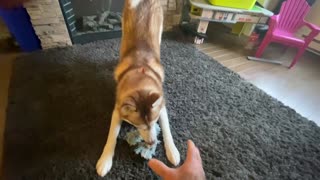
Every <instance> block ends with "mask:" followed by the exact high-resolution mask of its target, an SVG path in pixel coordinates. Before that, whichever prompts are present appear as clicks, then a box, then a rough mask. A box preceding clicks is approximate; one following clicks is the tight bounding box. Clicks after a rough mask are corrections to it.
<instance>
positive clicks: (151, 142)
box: [146, 141, 155, 146]
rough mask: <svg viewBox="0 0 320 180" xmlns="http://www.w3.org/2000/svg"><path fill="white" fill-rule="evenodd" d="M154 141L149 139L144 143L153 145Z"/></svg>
mask: <svg viewBox="0 0 320 180" xmlns="http://www.w3.org/2000/svg"><path fill="white" fill-rule="evenodd" d="M154 143H155V141H150V142H146V144H148V145H150V146H151V145H153V144H154Z"/></svg>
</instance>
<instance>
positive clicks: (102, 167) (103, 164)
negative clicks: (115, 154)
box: [96, 155, 112, 177]
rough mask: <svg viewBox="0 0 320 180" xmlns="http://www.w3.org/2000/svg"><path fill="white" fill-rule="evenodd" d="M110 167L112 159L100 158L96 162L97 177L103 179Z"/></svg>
mask: <svg viewBox="0 0 320 180" xmlns="http://www.w3.org/2000/svg"><path fill="white" fill-rule="evenodd" d="M111 167H112V157H111V158H110V157H108V156H103V155H102V156H101V157H100V159H99V160H98V162H97V165H96V170H97V173H98V174H99V176H101V177H104V176H105V175H106V174H107V173H108V172H109V171H110V169H111Z"/></svg>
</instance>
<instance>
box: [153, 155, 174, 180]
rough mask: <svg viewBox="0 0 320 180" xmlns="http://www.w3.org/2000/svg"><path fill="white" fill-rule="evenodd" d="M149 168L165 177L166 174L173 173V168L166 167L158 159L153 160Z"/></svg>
mask: <svg viewBox="0 0 320 180" xmlns="http://www.w3.org/2000/svg"><path fill="white" fill-rule="evenodd" d="M148 166H149V167H150V168H151V169H152V170H153V171H154V172H155V173H156V174H157V175H158V176H161V177H163V176H164V175H165V174H166V173H168V172H169V171H171V168H169V167H168V166H166V165H165V164H164V163H163V162H161V161H159V160H157V159H151V160H150V161H149V162H148Z"/></svg>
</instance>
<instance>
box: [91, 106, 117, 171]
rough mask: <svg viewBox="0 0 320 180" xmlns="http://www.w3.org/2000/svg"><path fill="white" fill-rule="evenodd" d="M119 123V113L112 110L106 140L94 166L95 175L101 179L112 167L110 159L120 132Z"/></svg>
mask: <svg viewBox="0 0 320 180" xmlns="http://www.w3.org/2000/svg"><path fill="white" fill-rule="evenodd" d="M121 122H122V120H121V119H120V115H119V112H118V111H117V110H116V109H114V110H113V113H112V120H111V125H110V129H109V135H108V140H107V143H106V145H105V146H104V148H103V152H102V154H101V156H100V159H99V160H98V162H97V165H96V169H97V173H98V174H99V175H100V176H101V177H103V176H105V175H106V174H107V173H108V172H109V171H110V169H111V167H112V158H113V155H114V149H115V147H116V143H117V137H118V134H119V132H120V128H121Z"/></svg>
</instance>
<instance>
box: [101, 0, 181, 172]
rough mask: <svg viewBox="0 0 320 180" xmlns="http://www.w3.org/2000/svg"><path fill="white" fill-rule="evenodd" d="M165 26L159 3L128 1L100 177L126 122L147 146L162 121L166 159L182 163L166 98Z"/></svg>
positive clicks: (156, 1)
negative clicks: (161, 52)
mask: <svg viewBox="0 0 320 180" xmlns="http://www.w3.org/2000/svg"><path fill="white" fill-rule="evenodd" d="M162 26H163V12H162V8H161V4H160V0H126V2H125V5H124V10H123V21H122V40H121V50H120V62H119V64H118V66H117V68H116V70H115V79H116V82H117V89H116V103H115V107H114V110H113V114H112V120H111V125H110V130H109V135H108V140H107V143H106V145H105V147H104V149H103V153H102V155H101V157H100V159H99V160H98V162H97V165H96V169H97V173H98V174H99V175H100V176H105V175H106V174H107V173H108V172H109V171H110V169H111V167H112V158H113V155H114V149H115V146H116V141H117V136H118V134H119V131H120V128H121V123H122V121H123V120H124V121H126V122H128V123H130V124H132V125H133V126H135V127H136V128H137V129H138V131H139V132H140V135H141V136H142V138H143V139H144V141H145V142H146V143H148V144H153V143H154V142H155V141H156V139H157V135H156V129H155V123H157V121H158V120H159V122H160V126H161V129H162V133H163V141H164V145H165V150H166V155H167V158H168V159H169V161H170V162H171V163H172V164H173V165H178V164H179V162H180V154H179V151H178V150H177V148H176V146H175V144H174V142H173V139H172V135H171V131H170V126H169V119H168V114H167V110H166V106H165V99H164V97H163V88H162V83H163V81H164V70H163V67H162V65H161V63H160V44H161V35H162Z"/></svg>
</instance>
